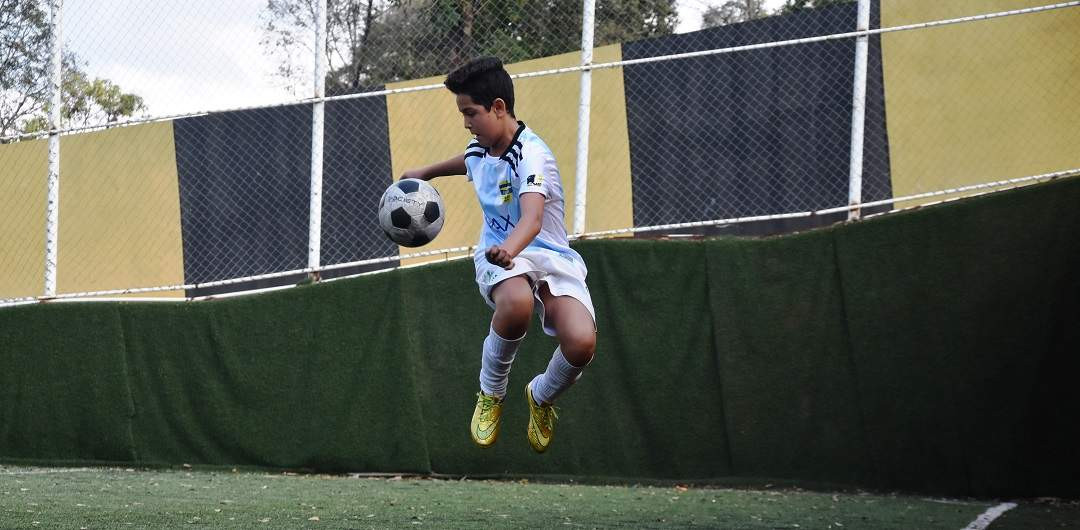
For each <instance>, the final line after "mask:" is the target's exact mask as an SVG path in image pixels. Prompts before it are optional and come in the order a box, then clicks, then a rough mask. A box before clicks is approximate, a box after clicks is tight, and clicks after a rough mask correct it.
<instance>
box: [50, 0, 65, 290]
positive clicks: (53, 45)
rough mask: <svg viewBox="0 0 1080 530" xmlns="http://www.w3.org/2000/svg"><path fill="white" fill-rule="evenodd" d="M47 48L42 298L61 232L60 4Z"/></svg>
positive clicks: (58, 2) (57, 0)
mask: <svg viewBox="0 0 1080 530" xmlns="http://www.w3.org/2000/svg"><path fill="white" fill-rule="evenodd" d="M49 7H50V9H49V36H50V37H51V41H50V44H49V47H50V53H51V64H50V80H49V184H48V186H49V188H48V189H49V191H48V194H49V195H48V197H49V198H48V204H47V205H46V209H45V216H46V220H45V296H56V260H57V235H58V233H59V228H60V133H59V132H58V131H59V129H60V106H61V105H62V102H61V99H60V94H61V88H62V87H61V83H62V82H63V61H62V60H61V57H62V55H63V54H62V52H63V46H64V41H63V39H62V38H61V34H60V30H61V29H62V24H61V17H62V15H63V9H64V2H63V0H52V3H51V5H50V6H49Z"/></svg>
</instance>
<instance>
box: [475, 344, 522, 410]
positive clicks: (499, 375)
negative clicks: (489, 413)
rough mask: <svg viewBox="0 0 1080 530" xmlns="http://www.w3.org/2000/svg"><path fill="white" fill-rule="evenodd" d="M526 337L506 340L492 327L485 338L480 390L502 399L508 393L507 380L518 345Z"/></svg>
mask: <svg viewBox="0 0 1080 530" xmlns="http://www.w3.org/2000/svg"><path fill="white" fill-rule="evenodd" d="M524 338H525V335H522V336H520V337H518V338H517V339H514V340H506V339H504V338H502V337H500V336H499V334H498V333H495V329H494V328H492V329H490V330H489V331H488V336H487V338H486V339H484V355H483V358H482V360H481V362H480V390H481V391H483V392H484V393H485V394H487V395H489V396H495V397H497V398H499V399H502V398H503V396H505V395H506V382H507V380H508V379H509V378H510V365H511V364H513V362H514V356H515V355H516V354H517V350H518V345H520V344H521V340H522V339H524Z"/></svg>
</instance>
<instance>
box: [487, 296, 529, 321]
mask: <svg viewBox="0 0 1080 530" xmlns="http://www.w3.org/2000/svg"><path fill="white" fill-rule="evenodd" d="M533 303H534V302H533V298H532V293H531V292H528V291H525V292H512V293H504V296H500V297H499V299H498V300H496V302H495V311H496V312H500V313H503V314H504V315H506V316H507V317H511V318H514V319H525V320H528V319H529V318H530V317H531V316H532V311H533Z"/></svg>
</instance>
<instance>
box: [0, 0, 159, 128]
mask: <svg viewBox="0 0 1080 530" xmlns="http://www.w3.org/2000/svg"><path fill="white" fill-rule="evenodd" d="M39 4H40V2H38V1H37V0H0V135H3V136H8V135H11V134H13V133H17V132H36V131H43V130H47V129H48V123H49V121H48V117H47V113H48V110H49V78H50V75H49V70H50V64H49V62H50V57H49V55H50V33H49V24H48V14H47V13H45V12H44V11H43V10H42V9H41V7H40V5H39ZM84 66H85V65H84ZM62 71H63V74H62V80H61V102H62V104H61V111H60V115H61V118H62V120H64V122H66V123H67V124H70V125H91V124H98V123H102V124H104V123H109V122H116V121H118V120H119V119H120V118H121V117H125V116H132V115H134V114H135V113H136V112H139V111H143V110H146V105H145V104H144V102H143V100H142V98H141V97H139V96H137V95H135V94H129V93H125V92H124V91H123V90H121V88H120V87H119V86H117V85H116V84H114V83H113V82H112V81H109V80H108V79H101V78H93V79H91V78H90V76H89V75H88V74H87V73H86V72H85V71H84V70H83V69H82V67H80V66H79V64H78V58H77V56H76V55H75V54H74V53H72V52H65V53H64V55H63V60H62Z"/></svg>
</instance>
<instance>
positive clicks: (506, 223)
mask: <svg viewBox="0 0 1080 530" xmlns="http://www.w3.org/2000/svg"><path fill="white" fill-rule="evenodd" d="M488 226H489V227H491V229H492V230H498V231H499V232H508V231H510V230H511V229H512V228H514V223H512V222H511V221H510V216H509V215H503V216H500V217H498V218H495V217H488Z"/></svg>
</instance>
